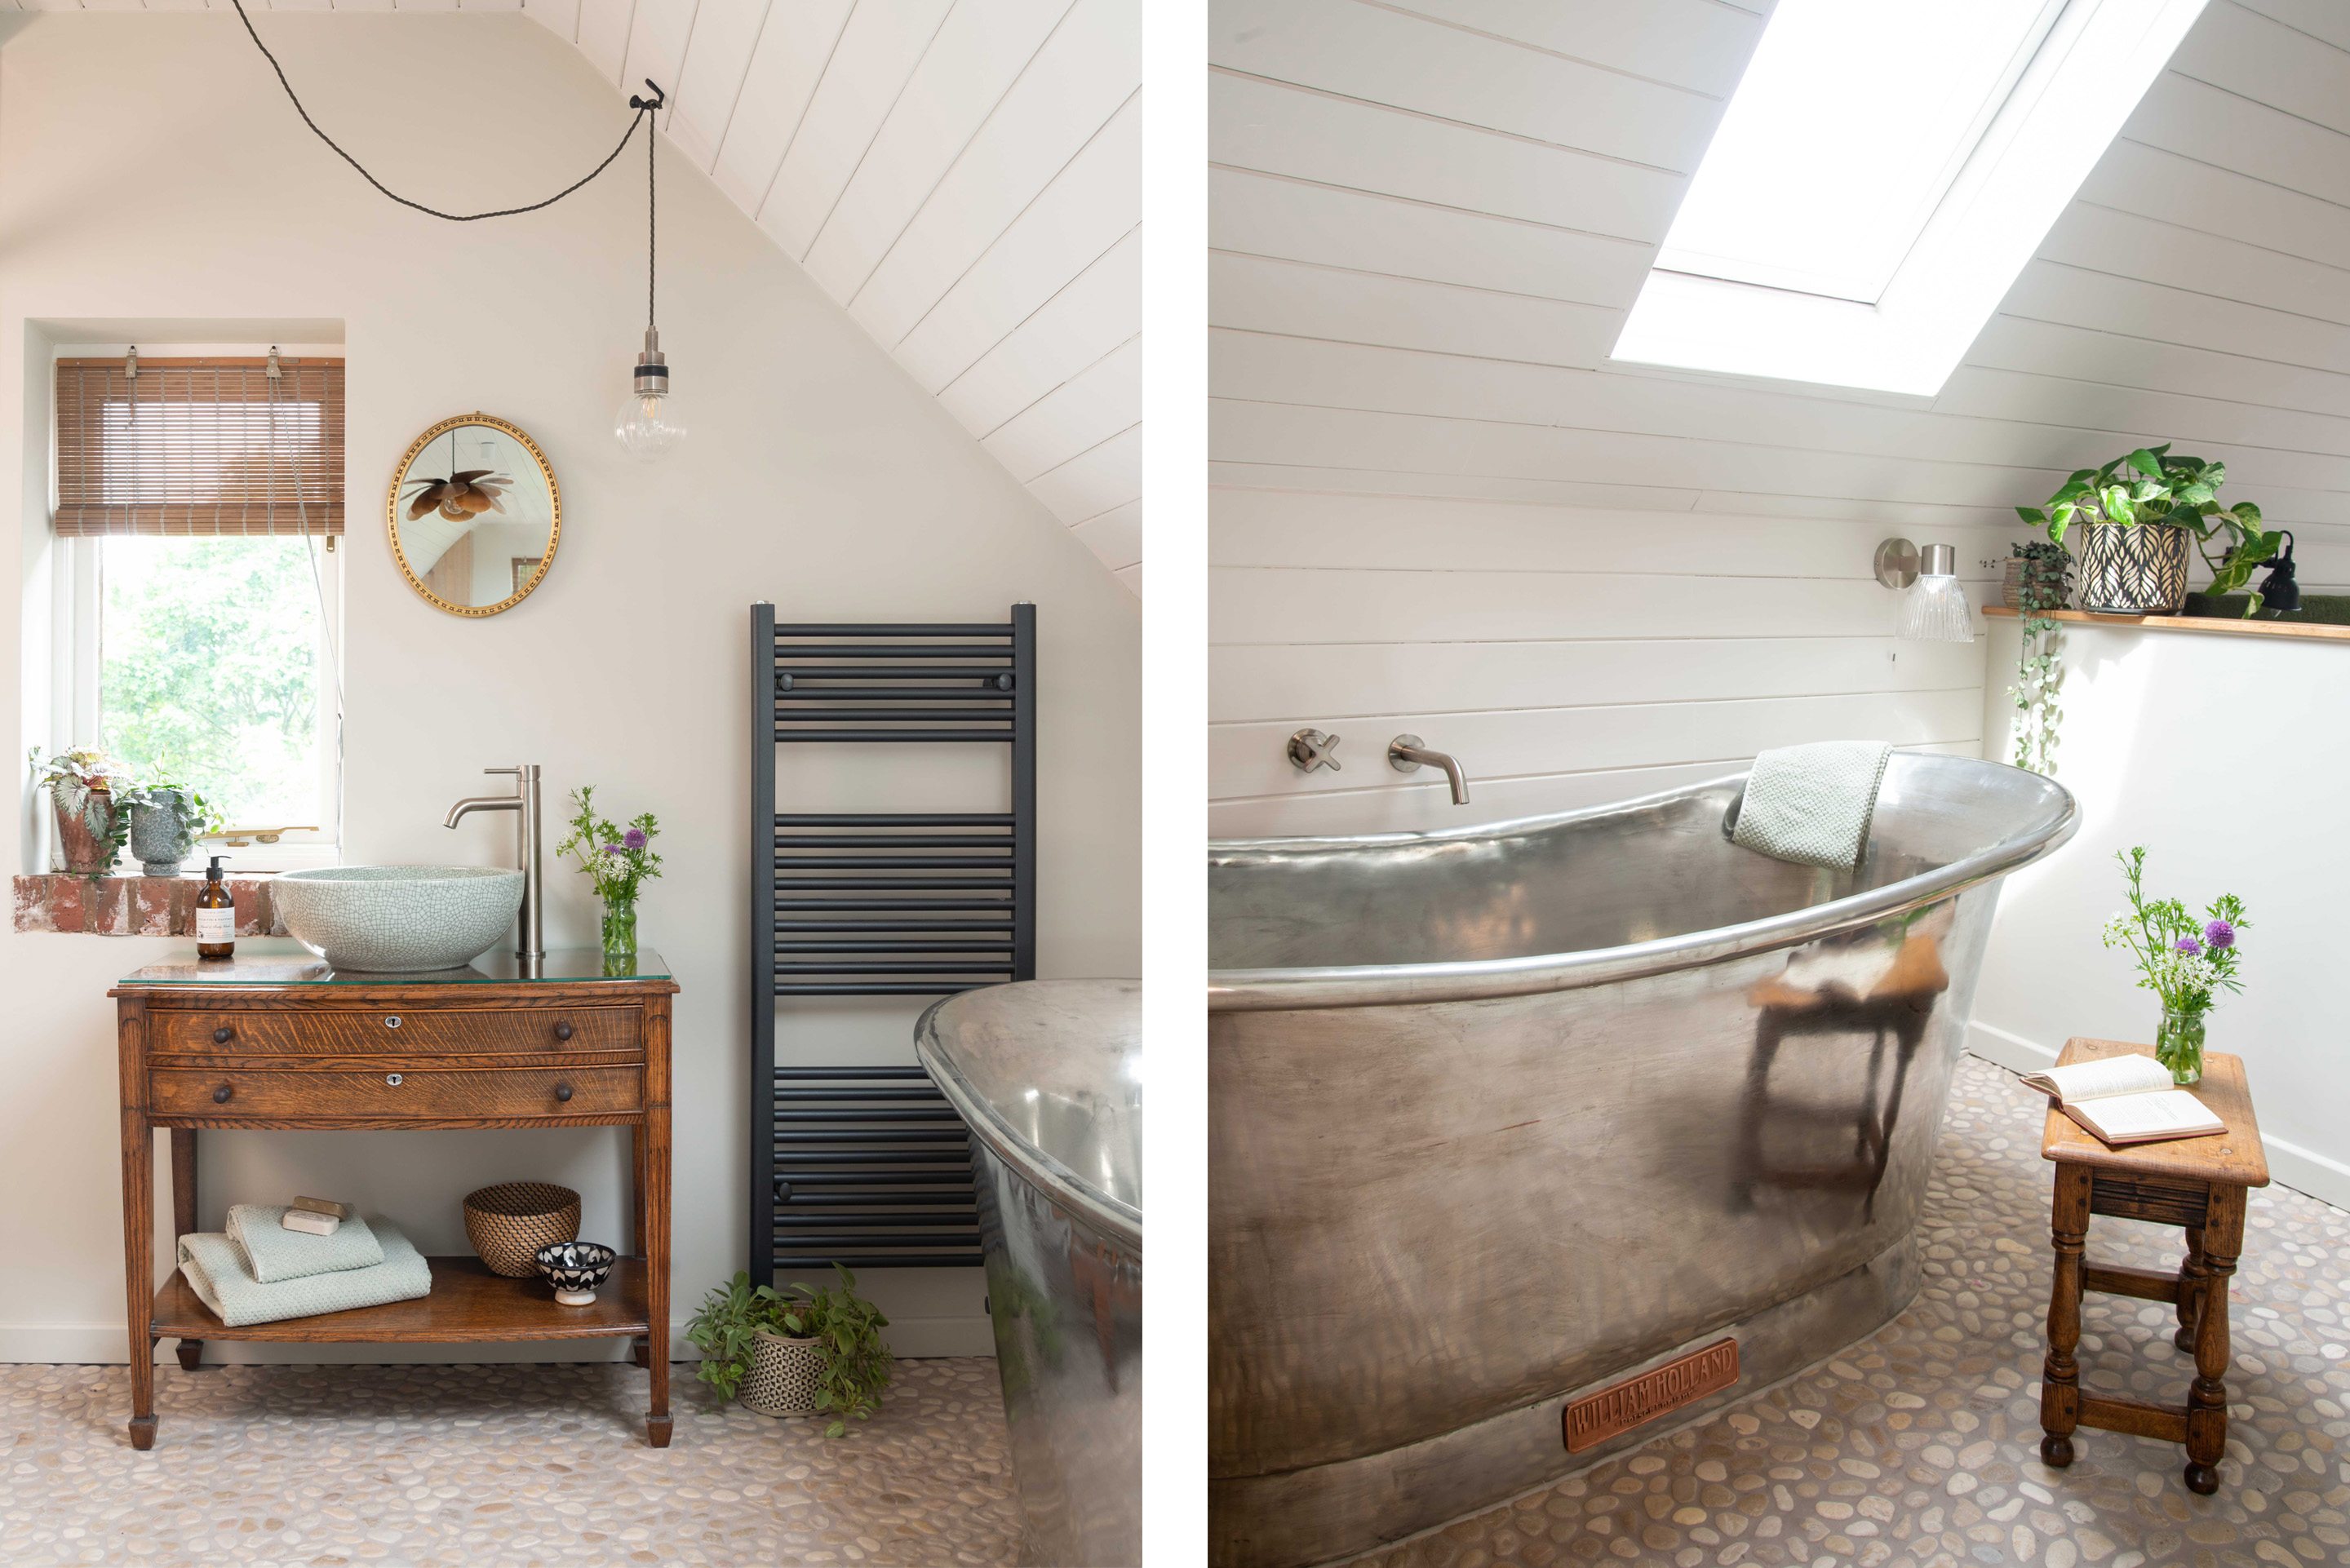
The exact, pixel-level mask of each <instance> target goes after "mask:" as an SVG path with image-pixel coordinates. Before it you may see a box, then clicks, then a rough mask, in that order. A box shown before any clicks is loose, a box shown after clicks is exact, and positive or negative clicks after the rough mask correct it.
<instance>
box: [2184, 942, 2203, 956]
mask: <svg viewBox="0 0 2350 1568" xmlns="http://www.w3.org/2000/svg"><path fill="white" fill-rule="evenodd" d="M2178 950H2179V951H2180V952H2183V953H2185V954H2186V955H2187V956H2188V957H2189V958H2193V957H2194V956H2195V955H2196V954H2197V953H2199V952H2201V951H2202V950H2203V944H2202V943H2201V942H2199V941H2197V940H2195V939H2194V938H2193V937H2181V938H2179V939H2178Z"/></svg>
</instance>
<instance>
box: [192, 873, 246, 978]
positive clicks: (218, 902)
mask: <svg viewBox="0 0 2350 1568" xmlns="http://www.w3.org/2000/svg"><path fill="white" fill-rule="evenodd" d="M227 858H228V857H227V856H225V855H215V856H213V864H212V869H211V870H209V871H207V872H205V873H204V885H203V889H202V890H201V891H200V892H198V893H197V894H196V956H197V957H198V958H200V959H224V958H234V957H235V956H236V900H235V899H234V898H230V897H229V892H228V884H227V883H225V882H224V881H222V880H221V862H222V861H224V860H225V859H227Z"/></svg>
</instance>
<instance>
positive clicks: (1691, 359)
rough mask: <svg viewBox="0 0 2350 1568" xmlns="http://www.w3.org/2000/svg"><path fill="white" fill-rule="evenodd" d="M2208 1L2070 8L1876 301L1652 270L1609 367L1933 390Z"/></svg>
mask: <svg viewBox="0 0 2350 1568" xmlns="http://www.w3.org/2000/svg"><path fill="white" fill-rule="evenodd" d="M2206 4H2207V0H2071V4H2069V5H2066V6H2065V7H2064V11H2063V12H2062V14H2060V15H2059V16H2057V17H2056V19H2055V21H2054V24H2053V25H2052V26H2049V28H2048V30H2047V33H2046V36H2044V37H2043V40H2042V42H2041V45H2040V47H2039V48H2038V50H2037V51H2036V52H2035V53H2034V54H2033V57H2032V60H2031V62H2030V63H2029V64H2028V65H2027V66H2026V67H2024V69H2023V71H2022V74H2021V75H2020V76H2019V77H2018V78H2016V80H2015V85H2014V87H2013V88H2012V90H2010V91H2009V93H2008V94H2007V97H2006V99H2005V101H2004V102H2003V103H2002V104H2001V106H2000V108H1999V109H1998V111H1997V112H1996V113H1995V114H1993V115H1992V117H1991V124H1990V125H1989V127H1988V128H1987V129H1986V130H1984V131H1983V133H1982V136H1981V140H1979V141H1978V142H1977V143H1976V145H1975V147H1974V149H1973V151H1972V152H1971V153H1970V155H1969V156H1968V158H1967V160H1966V161H1965V163H1964V165H1963V166H1962V167H1961V168H1960V171H1959V172H1958V174H1957V176H1956V178H1954V179H1953V180H1952V181H1951V182H1950V187H1949V189H1948V190H1947V191H1946V192H1945V193H1944V194H1943V196H1942V199H1941V201H1940V202H1939V203H1937V205H1936V206H1935V209H1934V212H1933V213H1932V215H1931V216H1930V217H1929V218H1928V219H1927V221H1926V223H1925V226H1924V228H1923V229H1922V230H1921V231H1920V232H1919V234H1918V238H1917V241H1916V243H1915V244H1912V245H1911V246H1910V247H1909V250H1908V254H1906V255H1905V256H1904V258H1903V260H1902V261H1901V264H1900V265H1899V266H1898V267H1897V268H1896V269H1895V271H1894V274H1893V276H1892V278H1891V280H1890V281H1889V282H1888V283H1887V285H1886V286H1885V289H1884V292H1883V293H1882V294H1881V295H1880V296H1878V297H1877V300H1876V302H1875V303H1874V304H1867V303H1862V302H1859V301H1856V300H1852V299H1845V298H1836V297H1834V296H1827V295H1822V294H1816V293H1806V292H1802V291H1799V290H1796V289H1792V288H1785V287H1777V286H1767V285H1761V284H1754V283H1747V282H1738V281H1731V280H1728V279H1724V278H1720V277H1712V276H1706V275H1700V274H1695V273H1686V272H1675V271H1670V270H1667V269H1665V268H1663V267H1661V266H1659V267H1656V268H1653V269H1652V270H1651V271H1650V272H1649V274H1648V278H1647V280H1646V282H1645V283H1644V284H1643V285H1642V286H1641V290H1640V295H1639V297H1638V299H1637V300H1636V301H1635V302H1634V304H1633V306H1632V309H1631V311H1630V312H1629V313H1628V314H1627V317H1626V318H1625V323H1624V327H1623V329H1622V331H1621V332H1620V333H1619V335H1618V337H1617V343H1616V346H1615V349H1614V351H1613V353H1612V355H1611V356H1610V358H1611V362H1613V363H1616V364H1619V365H1625V366H1653V367H1659V368H1663V369H1675V370H1695V371H1701V372H1707V373H1711V374H1716V375H1731V376H1750V377H1757V378H1763V379H1770V380H1775V381H1796V382H1807V383H1812V384H1814V385H1822V386H1835V387H1854V388H1861V389H1869V390H1874V391H1884V392H1894V393H1905V394H1909V395H1914V396H1924V397H1931V396H1933V395H1934V394H1935V393H1937V392H1939V390H1940V389H1941V387H1942V384H1943V382H1944V381H1946V380H1948V379H1949V378H1950V372H1951V371H1952V370H1953V369H1956V368H1957V367H1958V364H1959V361H1960V358H1962V357H1963V356H1964V355H1965V353H1966V350H1967V348H1968V347H1969V346H1970V345H1971V344H1972V343H1973V341H1974V339H1975V337H1976V335H1977V334H1978V333H1979V332H1981V329H1982V326H1983V323H1984V322H1986V321H1988V320H1989V319H1990V318H1991V313H1992V312H1993V311H1994V310H1996V309H1997V308H1998V306H1999V303H2000V301H2001V300H2002V298H2004V297H2005V296H2006V294H2007V291H2008V289H2009V288H2010V287H2011V286H2012V285H2013V284H2014V281H2015V279H2016V277H2017V275H2020V274H2021V273H2022V270H2023V267H2024V265H2025V264H2026V263H2028V262H2029V261H2030V260H2031V259H2032V256H2033V253H2034V252H2035V251H2037V250H2038V249H2039V247H2040V244H2041V242H2042V240H2043V239H2044V238H2045V237H2046V235H2047V233H2048V231H2049V229H2050V228H2051V227H2052V226H2053V225H2054V223H2055V222H2056V219H2057V217H2058V216H2059V215H2060V214H2062V213H2063V212H2064V208H2065V207H2066V206H2067V205H2068V204H2070V202H2072V200H2073V198H2074V194H2075V193H2076V192H2078V191H2079V190H2080V187H2081V183H2082V182H2083V181H2085V179H2087V177H2088V174H2089V171H2091V170H2092V169H2094V168H2095V166H2096V163H2097V161H2098V160H2099V159H2100V158H2102V157H2104V155H2105V151H2106V148H2107V147H2108V146H2110V145H2111V144H2112V142H2113V140H2114V138H2115V136H2116V135H2117V134H2118V133H2119V132H2120V130H2121V128H2122V126H2123V124H2124V123H2125V122H2126V121H2127V119H2129V117H2130V115H2131V114H2132V113H2134V112H2135V111H2136V109H2137V104H2138V101H2139V99H2142V98H2143V97H2144V96H2145V94H2146V90H2147V88H2149V87H2151V86H2152V85H2153V83H2154V80H2155V78H2157V77H2158V76H2159V75H2160V74H2161V73H2162V71H2163V69H2164V68H2165V67H2167V66H2168V63H2169V61H2170V57H2171V55H2172V54H2173V53H2174V52H2175V51H2176V50H2177V48H2178V43H2179V40H2180V39H2181V38H2183V37H2184V36H2186V34H2187V31H2188V29H2189V27H2191V26H2193V25H2194V23H2195V21H2196V19H2197V17H2199V16H2200V15H2201V14H2202V11H2203V8H2204V5H2206Z"/></svg>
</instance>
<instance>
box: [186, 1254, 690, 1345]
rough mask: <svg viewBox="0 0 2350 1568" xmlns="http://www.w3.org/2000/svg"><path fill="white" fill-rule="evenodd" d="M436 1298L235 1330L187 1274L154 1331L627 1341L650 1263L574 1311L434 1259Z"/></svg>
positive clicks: (534, 1285) (523, 1285) (623, 1270)
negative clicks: (225, 1322) (190, 1280)
mask: <svg viewBox="0 0 2350 1568" xmlns="http://www.w3.org/2000/svg"><path fill="white" fill-rule="evenodd" d="M425 1262H428V1263H430V1264H431V1265H432V1294H431V1295H429V1296H424V1297H421V1298H420V1299H419V1300H416V1301H412V1302H391V1303H387V1304H385V1305H383V1306H371V1307H355V1308H353V1309H352V1310H351V1311H349V1312H333V1313H322V1314H319V1315H317V1316H316V1317H289V1318H281V1319H280V1320H278V1321H277V1322H276V1323H257V1324H249V1325H247V1326H246V1327H244V1328H231V1327H229V1326H228V1325H227V1324H224V1323H223V1322H221V1320H220V1319H218V1318H217V1317H214V1316H213V1311H212V1308H210V1307H208V1306H206V1305H204V1303H203V1300H202V1299H201V1298H199V1297H198V1296H197V1294H196V1293H195V1291H194V1290H193V1289H192V1288H191V1287H190V1286H189V1284H188V1282H187V1278H186V1276H185V1275H183V1274H182V1273H181V1272H179V1271H178V1270H176V1269H174V1270H173V1271H172V1277H171V1278H170V1279H168V1280H166V1281H164V1282H163V1288H162V1289H161V1290H160V1291H157V1292H156V1293H155V1315H154V1318H153V1321H152V1324H151V1327H150V1330H149V1332H150V1333H151V1334H152V1335H153V1336H154V1337H155V1338H157V1339H255V1340H263V1339H274V1340H298V1341H307V1342H309V1343H312V1344H322V1343H330V1342H333V1343H339V1342H356V1343H363V1344H364V1343H376V1344H386V1345H390V1344H400V1343H407V1344H411V1345H414V1344H431V1345H448V1344H466V1343H480V1342H485V1341H494V1340H535V1339H619V1338H623V1337H627V1336H629V1335H634V1334H644V1333H646V1332H648V1328H649V1322H648V1318H649V1314H647V1312H646V1308H645V1263H644V1260H643V1259H641V1258H622V1259H620V1260H619V1262H616V1263H614V1264H613V1265H612V1272H611V1276H610V1277H609V1278H608V1279H607V1280H605V1282H603V1284H602V1285H601V1286H600V1287H598V1290H597V1292H596V1300H595V1303H594V1304H592V1305H589V1306H584V1307H567V1306H564V1305H562V1304H560V1303H557V1302H556V1299H555V1290H554V1287H553V1286H551V1285H549V1284H548V1283H547V1282H546V1281H545V1280H543V1279H540V1278H539V1277H537V1276H536V1275H535V1274H534V1275H533V1276H531V1277H530V1278H529V1279H526V1280H510V1279H507V1278H505V1277H504V1275H502V1274H494V1273H492V1272H490V1269H489V1265H488V1264H486V1263H484V1262H482V1261H481V1260H480V1259H479V1258H428V1259H426V1260H425Z"/></svg>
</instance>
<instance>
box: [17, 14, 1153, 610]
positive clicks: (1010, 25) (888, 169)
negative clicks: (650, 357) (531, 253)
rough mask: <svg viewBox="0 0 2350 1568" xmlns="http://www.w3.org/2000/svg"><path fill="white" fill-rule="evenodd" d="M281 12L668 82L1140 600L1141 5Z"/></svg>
mask: <svg viewBox="0 0 2350 1568" xmlns="http://www.w3.org/2000/svg"><path fill="white" fill-rule="evenodd" d="M273 7H274V8H276V9H282V10H288V11H305V12H315V11H326V10H338V11H370V12H375V11H394V10H398V11H455V10H466V11H522V12H524V13H525V14H526V15H528V16H530V17H532V18H533V19H534V20H536V21H537V22H540V23H542V24H543V25H545V26H546V27H548V28H549V29H550V30H552V31H553V32H554V33H555V34H556V36H559V37H562V38H565V39H567V40H568V41H570V42H571V43H573V44H575V45H576V46H577V47H578V49H579V51H580V53H581V54H583V55H585V56H586V57H587V60H588V61H589V63H590V64H592V65H593V66H594V67H596V69H597V70H598V72H599V73H600V74H601V75H603V76H604V77H605V78H607V79H608V80H610V81H611V82H612V83H613V84H614V85H615V86H616V87H618V88H620V89H621V91H622V92H623V94H624V95H625V94H627V93H633V92H639V91H641V90H642V88H641V86H640V84H641V83H642V82H643V81H644V80H645V79H646V78H650V79H652V80H654V81H657V82H659V83H660V84H661V86H662V87H663V88H666V89H667V90H668V93H669V98H668V108H667V109H665V110H664V112H663V114H662V116H661V130H663V131H665V132H666V133H667V135H668V138H669V140H670V143H671V147H672V149H673V150H674V151H677V152H678V153H680V154H681V155H682V156H683V157H684V158H685V159H686V160H687V161H690V162H691V163H692V165H693V166H694V167H695V168H697V169H699V170H701V171H703V172H704V173H706V174H708V175H710V177H711V178H712V180H714V181H716V182H717V183H718V186H719V188H720V189H721V190H722V191H723V192H725V193H726V195H727V197H728V198H729V199H730V200H731V201H733V203H734V204H735V205H736V206H738V207H740V208H741V209H742V210H743V212H744V213H748V214H749V215H750V216H751V217H752V218H753V219H754V221H756V222H757V223H758V224H759V226H760V228H761V229H762V230H764V232H765V233H766V234H768V235H769V237H771V238H772V239H773V240H774V241H775V244H777V245H778V246H779V247H780V248H782V249H783V251H784V252H785V254H788V255H790V256H791V257H792V259H793V260H795V261H796V262H798V263H800V264H801V265H803V266H805V267H806V269H807V271H808V273H809V275H811V276H813V277H814V278H815V279H816V283H817V285H818V286H820V287H822V288H823V289H824V291H825V292H826V293H827V294H828V295H830V296H832V298H833V299H835V300H836V301H837V302H838V303H839V304H840V305H842V306H844V307H846V308H847V311H848V313H849V315H851V316H852V317H856V319H857V321H858V324H859V325H861V326H863V327H865V328H866V330H868V332H870V333H872V334H873V336H874V337H875V338H877V339H878V340H879V342H880V343H881V345H882V346H883V347H884V348H888V349H889V352H890V354H891V355H892V356H893V357H894V358H896V359H897V361H898V362H899V364H900V365H902V366H903V367H904V368H905V369H906V371H907V373H908V374H910V375H911V376H912V377H913V378H914V379H915V380H916V381H918V382H920V384H921V386H922V387H923V388H924V389H926V390H928V391H930V392H931V393H933V394H935V395H936V396H937V397H938V399H939V400H940V401H941V403H942V404H943V405H944V406H945V407H946V409H947V410H948V411H949V412H950V413H951V414H952V415H953V416H954V418H955V420H956V421H958V422H959V423H961V424H962V427H963V428H964V429H965V430H967V431H970V432H971V433H972V436H974V437H976V438H977V439H978V441H980V443H981V444H982V445H983V446H984V447H985V448H986V449H987V450H988V451H989V452H991V453H993V455H994V456H995V458H996V459H997V461H998V462H1002V463H1003V466H1004V467H1005V468H1006V469H1007V470H1009V471H1010V472H1011V473H1012V476H1013V477H1014V479H1016V480H1018V481H1020V482H1021V483H1023V484H1025V485H1026V486H1027V487H1028V488H1029V490H1030V491H1031V492H1032V493H1034V494H1035V496H1036V497H1037V498H1038V499H1039V500H1040V501H1042V502H1043V503H1044V504H1045V506H1046V507H1047V508H1049V509H1050V510H1051V511H1052V513H1053V514H1054V515H1055V516H1056V517H1058V518H1059V519H1060V520H1061V521H1062V522H1063V523H1065V524H1067V525H1068V526H1069V527H1070V528H1071V529H1072V530H1074V531H1075V532H1076V535H1077V536H1078V537H1079V538H1081V539H1083V540H1084V541H1085V542H1086V544H1087V545H1088V546H1090V547H1091V548H1092V550H1093V552H1094V554H1095V555H1097V556H1099V557H1101V560H1102V562H1103V564H1104V565H1105V566H1108V567H1109V568H1110V569H1111V570H1112V571H1113V572H1115V573H1116V574H1117V575H1118V578H1119V580H1120V581H1122V582H1124V583H1125V584H1126V585H1127V586H1128V587H1129V588H1132V589H1133V590H1134V591H1136V592H1137V593H1139V592H1140V591H1141V582H1142V576H1141V573H1142V567H1141V560H1142V430H1141V417H1142V374H1141V361H1142V340H1141V327H1142V276H1141V264H1140V251H1141V245H1140V234H1139V226H1140V223H1141V217H1142V141H1141V103H1140V93H1141V83H1142V60H1141V36H1140V35H1141V17H1140V12H1139V6H1138V5H1137V3H1136V0H247V5H246V8H247V9H248V10H251V11H266V10H269V9H272V8H273ZM0 9H5V10H25V11H45V10H46V11H72V10H109V11H124V10H131V11H135V10H141V9H144V10H153V11H196V10H206V9H210V10H216V11H219V12H222V13H223V14H224V16H227V17H228V18H229V19H230V20H231V21H232V22H234V13H233V11H232V10H231V8H230V5H229V0H0ZM256 64H258V62H256ZM299 87H300V83H299V81H298V80H297V81H296V88H297V90H298V89H299ZM253 90H271V91H274V90H275V88H271V87H268V86H267V84H266V78H262V81H261V82H260V83H257V84H254V88H253ZM311 107H312V109H313V111H314V112H319V113H324V114H325V115H326V116H327V118H328V120H329V121H331V119H332V118H333V117H332V111H331V106H329V105H324V104H314V105H312V106H311ZM287 112H288V113H289V114H290V113H291V112H292V110H291V109H290V108H289V109H287ZM668 347H669V348H670V349H671V357H672V358H676V359H677V360H678V362H679V364H680V366H681V368H682V367H683V365H684V362H685V361H684V358H682V356H683V354H684V346H682V345H677V344H671V345H669V346H668ZM776 347H777V350H778V351H779V352H787V351H788V346H787V345H777V346H776Z"/></svg>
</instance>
